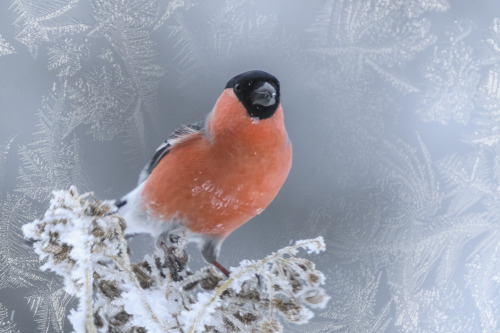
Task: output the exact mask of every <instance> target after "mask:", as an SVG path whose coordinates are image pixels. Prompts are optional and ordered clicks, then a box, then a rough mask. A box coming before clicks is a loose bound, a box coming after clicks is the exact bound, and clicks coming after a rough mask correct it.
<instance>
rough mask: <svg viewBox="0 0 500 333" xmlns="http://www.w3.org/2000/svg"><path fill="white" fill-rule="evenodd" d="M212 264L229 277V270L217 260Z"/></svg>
mask: <svg viewBox="0 0 500 333" xmlns="http://www.w3.org/2000/svg"><path fill="white" fill-rule="evenodd" d="M213 265H214V266H215V267H217V268H218V269H219V271H221V272H222V274H224V275H225V276H226V277H229V271H228V270H227V269H226V268H225V267H224V266H222V265H221V264H220V263H219V262H218V261H217V260H215V261H214V262H213Z"/></svg>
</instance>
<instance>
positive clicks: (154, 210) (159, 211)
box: [116, 70, 292, 276]
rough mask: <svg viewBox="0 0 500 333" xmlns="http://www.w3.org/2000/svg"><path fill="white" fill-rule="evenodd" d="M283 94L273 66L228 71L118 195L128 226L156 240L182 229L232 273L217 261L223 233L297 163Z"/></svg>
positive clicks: (254, 211) (264, 202)
mask: <svg viewBox="0 0 500 333" xmlns="http://www.w3.org/2000/svg"><path fill="white" fill-rule="evenodd" d="M280 99H281V96H280V82H279V81H278V79H277V78H276V77H275V76H274V75H272V74H269V73H267V72H264V71H261V70H252V71H247V72H244V73H241V74H239V75H236V76H234V77H233V78H231V79H230V80H229V81H228V82H227V84H226V86H225V88H224V90H223V91H222V93H221V95H220V96H219V97H218V99H217V101H216V103H215V105H214V106H213V108H212V110H211V111H210V112H209V113H208V115H207V116H206V117H204V118H203V119H202V120H200V121H198V122H195V123H192V124H190V125H187V126H182V127H181V128H179V129H178V130H176V131H175V132H174V133H173V134H172V135H171V136H170V137H168V139H167V140H166V141H165V142H164V143H163V144H161V145H160V146H159V147H158V149H157V150H156V153H155V154H154V156H153V158H152V159H151V161H150V162H149V163H148V164H146V166H145V167H144V168H143V169H142V171H141V172H140V176H139V180H138V184H137V187H135V188H134V189H133V190H132V191H130V192H129V193H128V194H126V195H125V196H123V197H122V198H121V199H119V200H117V202H116V206H117V207H118V209H119V210H118V213H120V214H121V215H122V216H123V217H124V218H125V220H126V221H127V225H128V227H127V230H126V233H127V234H137V233H150V234H151V235H153V236H155V237H157V245H158V244H160V243H158V242H161V241H166V238H167V237H168V236H169V235H172V234H174V235H175V234H176V232H178V231H181V232H182V233H183V235H184V237H186V239H187V242H191V241H192V242H195V243H197V244H198V246H199V248H200V250H201V254H202V257H203V259H204V260H205V261H206V262H207V263H209V264H213V265H214V266H215V267H217V268H218V269H219V270H220V271H221V272H222V273H224V274H225V275H226V276H229V271H228V270H227V269H226V268H224V267H223V266H222V265H221V264H220V263H219V262H218V261H217V257H218V255H219V252H220V249H221V245H222V243H223V241H224V240H225V239H226V238H227V237H228V236H229V235H230V234H231V233H232V232H233V231H235V230H236V229H237V228H239V227H240V226H242V225H243V224H244V223H246V222H248V221H249V220H251V219H252V218H253V217H255V216H256V215H258V214H260V213H261V212H262V211H263V210H264V209H265V208H266V207H267V206H268V205H269V204H270V203H271V202H272V201H273V200H274V198H275V197H276V195H277V194H278V192H279V191H280V189H281V187H282V186H283V184H284V183H285V180H286V179H287V176H288V174H289V171H290V168H291V165H292V144H291V141H290V139H289V137H288V134H287V131H286V129H285V124H284V117H283V108H282V105H281V101H280ZM174 231H175V232H174Z"/></svg>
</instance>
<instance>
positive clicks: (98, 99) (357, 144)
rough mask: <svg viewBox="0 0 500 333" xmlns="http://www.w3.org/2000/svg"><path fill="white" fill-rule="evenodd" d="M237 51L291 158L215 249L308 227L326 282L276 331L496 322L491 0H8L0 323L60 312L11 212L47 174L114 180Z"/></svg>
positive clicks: (25, 207)
mask: <svg viewBox="0 0 500 333" xmlns="http://www.w3.org/2000/svg"><path fill="white" fill-rule="evenodd" d="M250 69H262V70H265V71H269V72H271V73H273V74H275V75H276V76H277V77H278V78H279V79H280V80H281V85H282V96H283V97H282V101H283V107H284V112H285V122H286V126H287V129H288V133H289V136H290V138H291V139H292V142H293V144H294V161H293V167H292V171H291V173H290V176H289V178H288V180H287V182H286V184H285V186H284V187H283V189H282V191H281V192H280V194H279V195H278V197H277V198H276V200H275V201H274V202H273V203H272V205H271V206H270V207H269V208H268V209H267V210H266V211H265V212H264V213H262V214H261V215H259V216H257V217H256V218H255V219H253V220H252V221H251V222H249V223H248V224H246V225H244V226H243V227H241V228H240V229H238V230H237V231H236V232H234V233H233V234H232V235H231V236H230V237H229V238H228V239H227V240H226V241H225V243H224V245H223V248H222V253H221V257H220V261H221V262H222V263H223V264H225V265H227V266H231V265H237V263H238V262H239V261H240V260H242V259H258V258H261V257H263V256H265V255H267V254H269V253H270V252H272V251H274V250H277V249H279V248H281V247H283V246H286V245H288V244H289V243H290V242H291V241H292V240H297V239H304V238H312V237H316V236H319V235H321V236H323V237H325V240H326V244H327V252H326V253H324V254H322V255H320V256H317V257H314V258H312V259H313V260H315V261H316V262H317V265H318V267H319V268H320V269H321V270H322V271H324V272H325V274H326V275H327V284H326V289H327V290H328V293H329V294H330V296H331V297H332V299H331V301H330V303H329V305H328V307H327V309H325V310H322V311H319V312H318V313H317V316H316V317H315V318H314V320H313V321H312V322H311V323H310V324H308V325H306V326H302V327H298V328H293V327H290V328H287V331H290V332H294V331H297V332H498V331H500V262H499V260H500V222H499V218H500V208H499V207H500V149H499V148H500V3H499V2H498V1H496V0H479V1H472V0H425V1H424V0H419V1H413V0H394V1H386V0H375V1H370V0H344V1H342V0H329V1H326V0H321V1H320V0H317V1H297V0H295V1H292V0H275V1H265V0H254V1H251V0H248V1H242V0H236V1H230V0H227V1H222V0H212V1H195V0H193V1H190V0H185V1H182V0H172V1H162V0H128V1H121V0H87V1H85V0H52V1H28V0H6V1H2V3H1V4H0V116H1V117H0V239H1V241H0V331H1V332H32V331H43V332H62V331H65V332H66V331H70V330H71V327H70V325H69V324H68V323H67V322H65V320H64V318H65V313H66V312H67V310H68V306H74V304H75V303H74V302H73V301H72V300H71V299H70V298H69V297H67V296H65V294H64V293H63V292H62V290H61V283H60V281H59V280H58V279H56V278H55V277H54V276H52V275H50V274H45V273H41V272H39V271H38V270H37V267H38V266H39V263H38V262H37V259H36V257H35V256H34V255H33V254H32V252H31V250H30V249H29V248H27V247H26V246H25V245H24V244H23V242H22V241H21V233H20V230H19V228H20V226H21V225H22V224H24V223H26V222H27V221H30V220H32V219H34V218H36V217H40V216H41V214H43V212H44V210H45V209H46V208H47V207H48V200H49V198H50V192H51V190H54V189H65V188H68V187H69V185H71V184H75V185H77V187H78V189H79V190H80V192H83V191H88V190H91V191H94V192H95V193H96V194H97V195H98V196H99V197H100V198H103V199H114V198H118V197H120V196H121V195H123V194H124V193H126V192H127V191H129V190H130V189H132V188H133V187H134V186H135V184H136V180H137V175H138V173H139V171H140V169H141V168H142V166H143V165H144V164H145V163H146V162H147V160H148V159H149V158H150V157H151V156H152V154H153V153H154V150H155V148H156V147H157V146H158V144H159V143H161V142H162V141H163V140H165V139H166V137H167V136H168V135H169V134H170V133H171V132H172V131H173V130H175V129H176V128H177V127H178V126H179V125H180V124H183V123H184V124H187V123H190V122H192V121H196V120H198V119H200V118H201V117H202V116H204V115H205V114H206V113H208V112H209V111H210V110H211V108H212V106H213V104H214V103H215V101H216V99H217V97H218V96H219V94H220V93H221V91H222V90H223V88H224V86H225V83H226V82H227V80H228V79H230V78H231V77H232V76H234V75H236V74H238V73H240V72H243V71H246V70H250ZM138 245H139V246H140V242H138Z"/></svg>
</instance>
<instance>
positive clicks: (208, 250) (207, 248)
mask: <svg viewBox="0 0 500 333" xmlns="http://www.w3.org/2000/svg"><path fill="white" fill-rule="evenodd" d="M219 248H220V239H217V238H206V239H205V243H204V244H203V247H202V249H201V254H202V255H203V258H205V260H206V261H207V262H208V263H209V264H212V265H214V266H215V267H217V269H218V270H219V271H221V272H222V273H223V274H224V275H225V276H226V277H229V271H228V270H227V269H226V268H225V267H224V266H222V265H221V264H220V263H219V262H218V261H217V253H218V252H219Z"/></svg>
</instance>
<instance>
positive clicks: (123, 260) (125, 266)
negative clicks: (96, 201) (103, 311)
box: [115, 222, 167, 332]
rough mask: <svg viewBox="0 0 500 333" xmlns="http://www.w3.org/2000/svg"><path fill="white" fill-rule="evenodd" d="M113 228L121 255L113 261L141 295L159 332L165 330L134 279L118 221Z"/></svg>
mask: <svg viewBox="0 0 500 333" xmlns="http://www.w3.org/2000/svg"><path fill="white" fill-rule="evenodd" d="M115 229H116V230H117V233H118V238H119V239H120V251H121V253H122V256H121V258H120V259H121V260H118V258H116V259H115V261H116V262H117V263H118V264H119V265H120V266H121V268H122V270H123V271H124V272H126V273H127V275H128V277H129V280H130V282H132V283H133V284H134V287H135V288H136V290H138V291H139V294H140V297H141V302H142V304H143V306H144V308H145V309H146V310H147V311H148V313H149V314H150V316H151V319H152V320H153V322H155V323H156V324H158V326H159V330H160V331H161V332H166V331H167V328H166V327H164V325H162V323H161V322H160V320H159V319H158V318H159V316H158V315H156V313H155V312H154V311H153V309H152V308H151V306H150V305H149V303H148V301H147V299H146V297H145V296H144V293H143V292H142V288H141V286H140V285H139V283H138V282H137V279H136V277H135V275H134V273H133V272H132V267H131V266H130V258H129V256H128V253H127V242H126V241H125V237H123V232H122V228H121V226H120V224H119V223H118V222H115Z"/></svg>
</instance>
